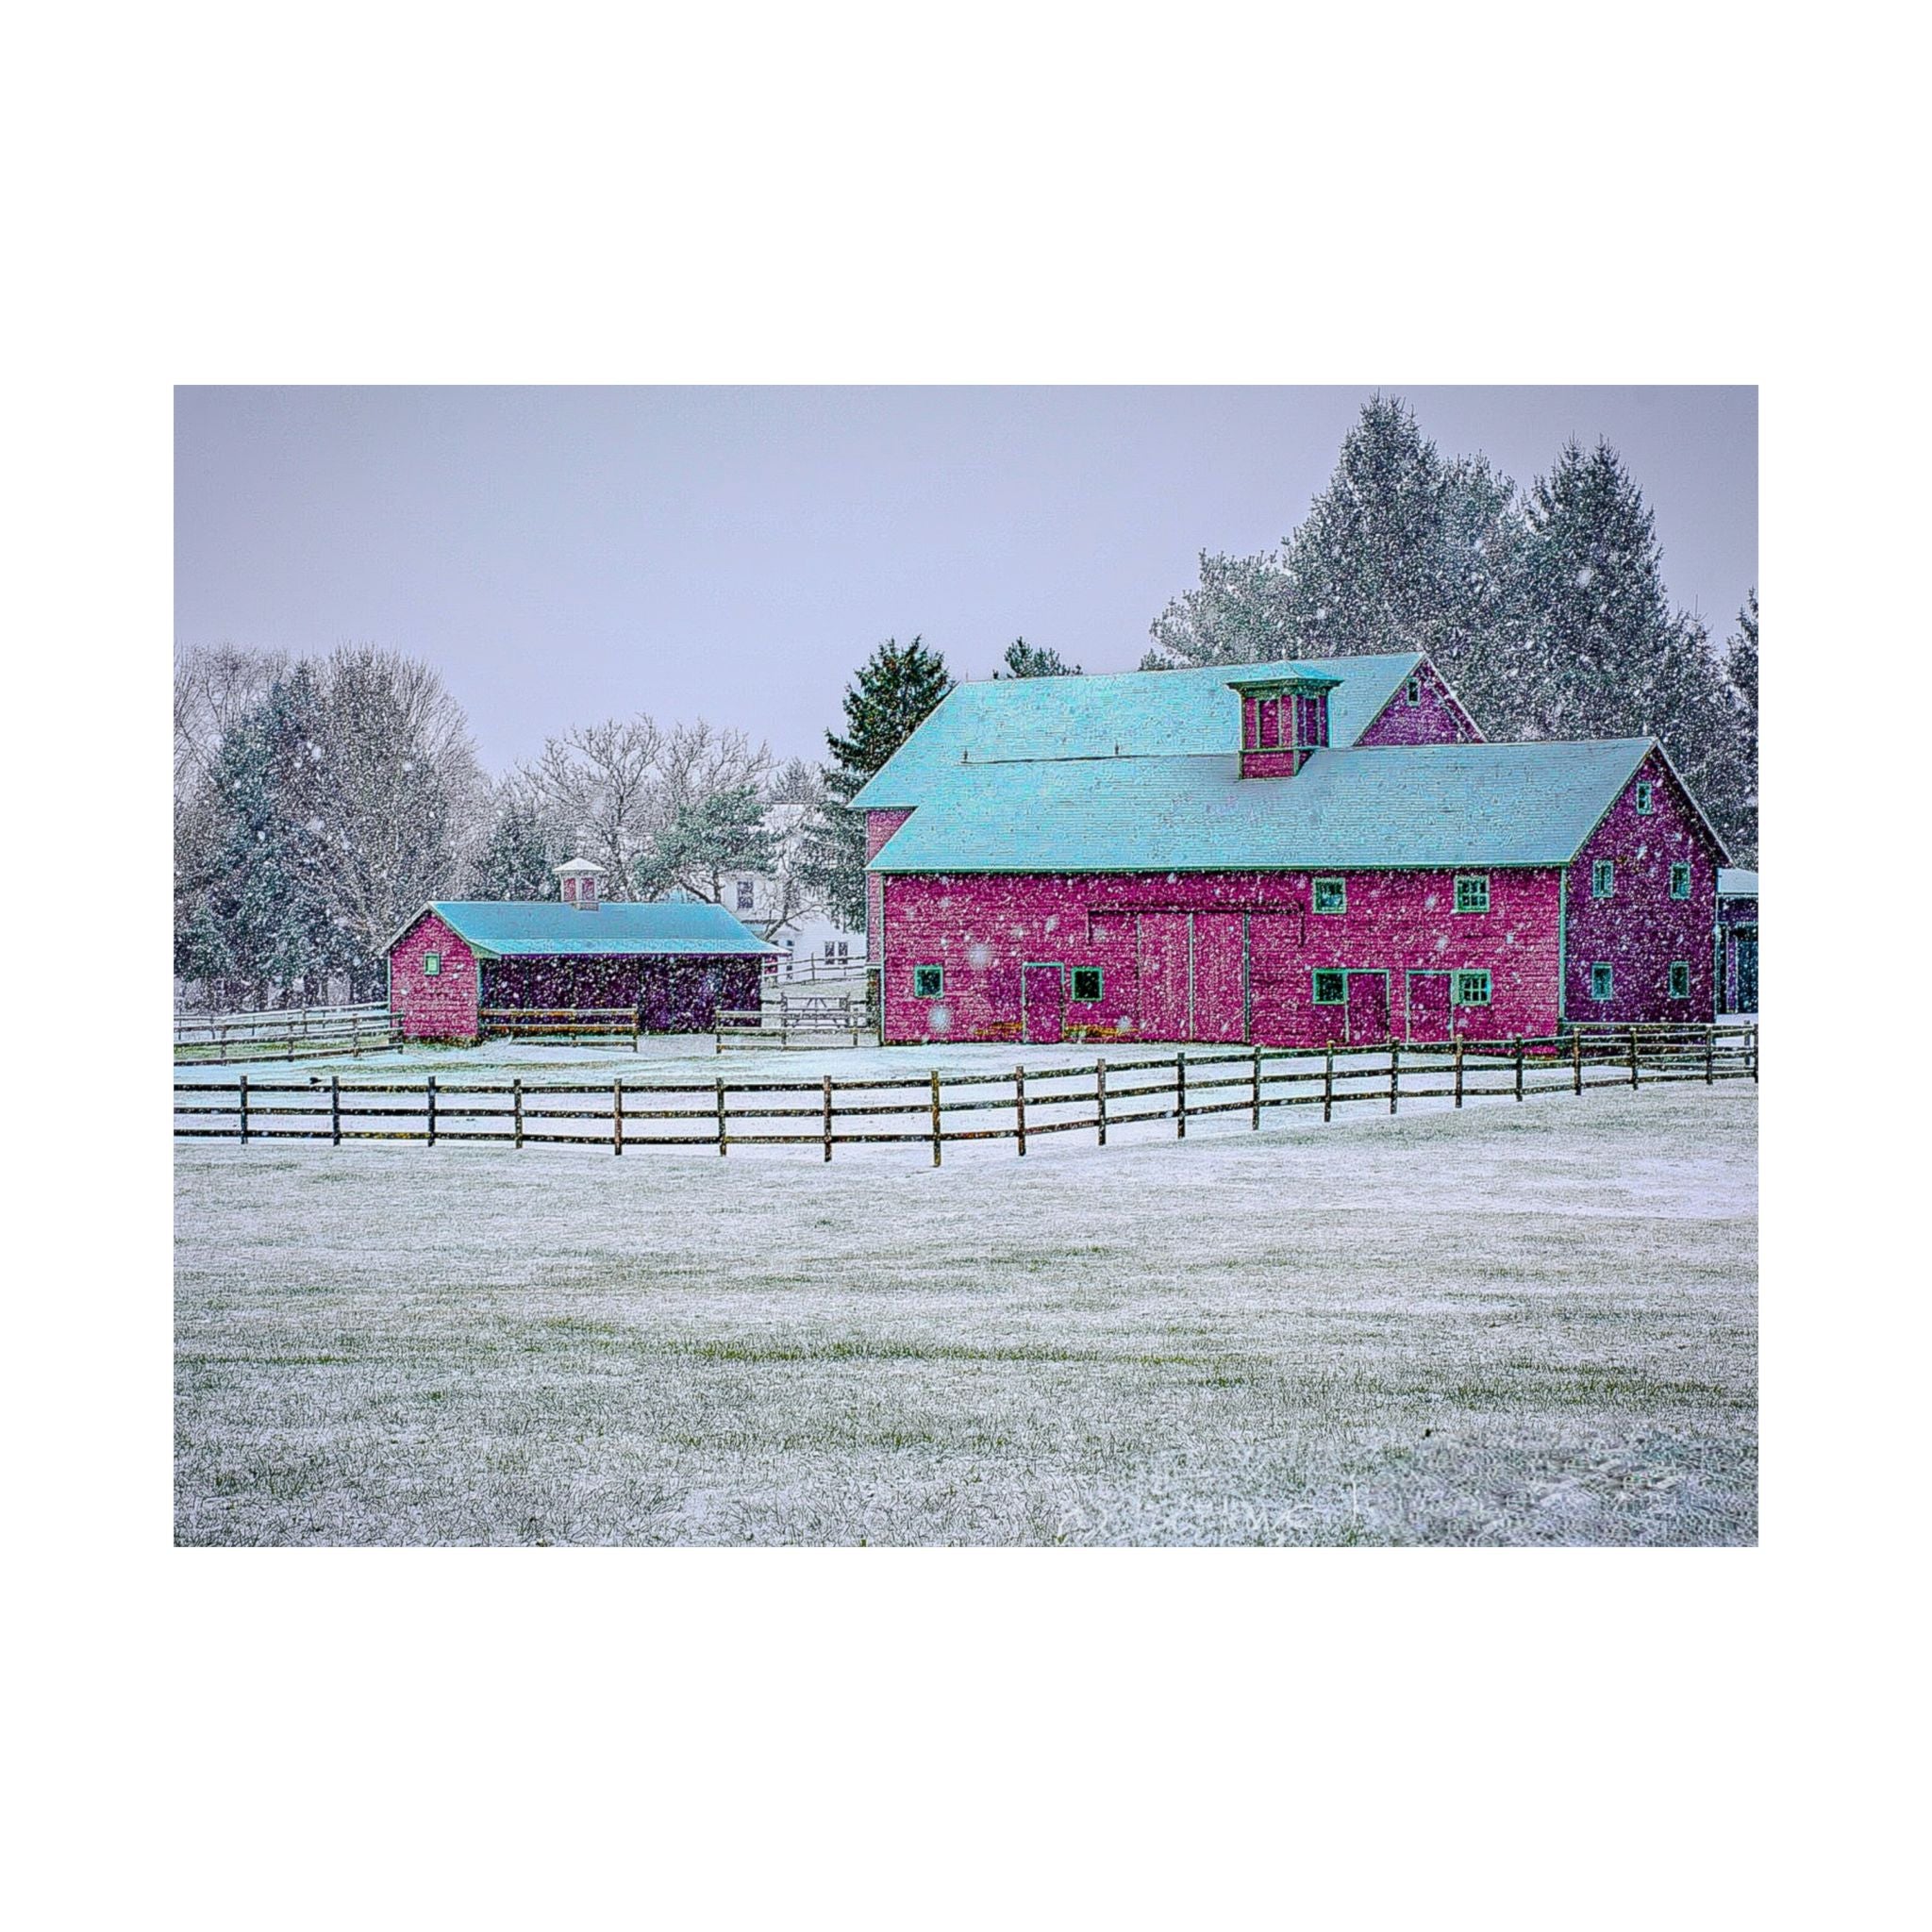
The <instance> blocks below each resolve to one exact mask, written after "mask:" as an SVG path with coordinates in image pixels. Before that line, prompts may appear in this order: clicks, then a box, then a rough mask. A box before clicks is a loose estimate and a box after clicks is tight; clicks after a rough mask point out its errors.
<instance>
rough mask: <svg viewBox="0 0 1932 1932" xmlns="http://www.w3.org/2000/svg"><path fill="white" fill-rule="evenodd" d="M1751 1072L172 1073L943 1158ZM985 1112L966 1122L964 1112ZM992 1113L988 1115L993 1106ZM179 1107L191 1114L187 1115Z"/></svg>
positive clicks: (441, 1126) (473, 1111)
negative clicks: (1045, 1142)
mask: <svg viewBox="0 0 1932 1932" xmlns="http://www.w3.org/2000/svg"><path fill="white" fill-rule="evenodd" d="M1738 1079H1748V1080H1756V1079H1757V1026H1756V1025H1755V1024H1751V1025H1742V1026H1729V1027H1725V1026H1707V1027H1681V1028H1672V1029H1669V1030H1653V1031H1649V1032H1645V1031H1641V1030H1640V1029H1634V1028H1633V1029H1628V1030H1626V1032H1624V1033H1623V1034H1619V1035H1615V1036H1611V1035H1607V1034H1603V1033H1596V1032H1592V1033H1591V1034H1589V1035H1585V1034H1583V1033H1580V1032H1579V1033H1570V1034H1565V1035H1562V1036H1560V1037H1558V1038H1556V1039H1545V1040H1516V1041H1486V1042H1482V1043H1480V1044H1475V1043H1471V1042H1467V1041H1458V1042H1457V1043H1456V1044H1454V1045H1452V1046H1427V1047H1422V1046H1404V1045H1401V1044H1399V1043H1397V1044H1392V1045H1391V1046H1388V1047H1386V1048H1383V1049H1381V1050H1379V1051H1378V1052H1374V1053H1368V1052H1360V1051H1354V1050H1350V1049H1347V1048H1343V1049H1341V1051H1340V1052H1338V1051H1336V1050H1335V1049H1333V1048H1330V1049H1327V1050H1325V1051H1324V1050H1322V1049H1307V1048H1263V1047H1251V1048H1246V1049H1243V1050H1241V1051H1239V1052H1230V1053H1208V1054H1195V1055H1192V1056H1190V1055H1188V1054H1186V1053H1175V1054H1174V1055H1171V1056H1162V1057H1160V1058H1132V1059H1122V1060H1112V1061H1109V1060H1106V1059H1101V1060H1096V1061H1091V1062H1087V1063H1084V1064H1081V1065H1077V1066H1073V1067H1055V1068H1048V1069H1042V1068H1038V1067H1036V1068H1034V1069H1032V1070H1028V1069H1027V1068H1026V1067H1025V1066H1024V1065H1021V1066H1016V1067H1015V1068H1014V1069H1013V1070H1012V1072H1011V1073H989V1074H941V1073H939V1072H938V1071H937V1070H934V1071H932V1072H930V1073H928V1074H925V1075H924V1077H923V1078H919V1079H905V1078H900V1079H893V1078H891V1077H890V1076H878V1077H873V1078H866V1077H862V1076H861V1077H858V1078H853V1079H835V1078H833V1077H832V1076H831V1075H830V1074H824V1075H823V1076H821V1077H820V1078H819V1079H817V1080H758V1081H745V1082H732V1083H727V1082H726V1081H725V1080H724V1078H723V1077H722V1076H721V1077H720V1078H718V1079H716V1080H712V1081H671V1082H656V1083H651V1084H648V1085H647V1084H644V1083H641V1082H633V1081H625V1080H623V1079H618V1080H612V1081H608V1082H598V1083H594V1084H582V1085H578V1084H555V1083H551V1082H547V1081H546V1082H526V1081H524V1080H522V1079H513V1080H511V1081H510V1082H509V1083H508V1085H505V1084H502V1083H493V1084H480V1083H475V1082H469V1081H465V1082H463V1083H461V1084H445V1083H443V1082H441V1081H439V1080H438V1079H437V1078H436V1076H435V1075H434V1074H430V1075H428V1076H426V1077H425V1079H423V1080H418V1081H384V1082H364V1081H356V1082H354V1083H353V1084H344V1082H343V1081H342V1079H341V1075H340V1074H334V1075H331V1076H330V1077H329V1079H328V1080H327V1081H326V1082H325V1081H324V1080H323V1079H322V1078H321V1076H320V1075H311V1076H310V1077H309V1079H308V1083H307V1084H306V1085H297V1084H295V1083H293V1082H291V1081H277V1082H270V1081H264V1080H260V1079H251V1078H250V1077H249V1075H248V1074H242V1075H241V1077H240V1079H239V1081H236V1082H233V1083H229V1082H222V1083H216V1082H212V1081H202V1082H182V1081H177V1082H176V1083H175V1134H176V1135H177V1136H178V1137H182V1138H215V1139H223V1140H236V1139H238V1138H239V1139H240V1140H241V1141H244V1142H246V1141H255V1140H262V1141H296V1140H303V1141H330V1142H331V1143H333V1144H336V1145H340V1144H341V1142H342V1141H426V1142H428V1143H429V1144H430V1145H431V1146H434V1145H435V1144H436V1142H437V1141H499V1142H508V1143H509V1144H510V1145H512V1146H515V1147H523V1146H525V1145H535V1144H541V1143H545V1142H548V1143H561V1144H568V1145H573V1146H598V1147H608V1148H609V1149H610V1151H611V1152H612V1153H613V1154H619V1155H621V1154H623V1153H624V1151H625V1148H626V1147H699V1146H703V1147H715V1148H716V1149H717V1151H718V1152H719V1154H721V1155H723V1154H725V1153H728V1152H729V1150H730V1149H731V1148H733V1147H778V1146H790V1147H816V1148H818V1149H819V1150H820V1151H821V1153H822V1155H823V1158H824V1159H826V1160H830V1159H831V1158H832V1150H833V1149H834V1148H835V1147H840V1146H855V1145H878V1144H887V1143H904V1144H916V1145H924V1146H927V1147H929V1148H930V1149H931V1154H932V1164H933V1165H934V1166H935V1167H937V1166H939V1165H940V1163H941V1160H942V1158H943V1155H944V1149H945V1148H946V1147H947V1146H948V1145H949V1144H952V1143H954V1142H959V1141H1015V1142H1016V1143H1017V1151H1018V1152H1019V1153H1020V1154H1021V1155H1024V1154H1025V1152H1026V1145H1027V1142H1028V1141H1029V1140H1035V1139H1038V1138H1039V1137H1040V1136H1041V1135H1044V1134H1066V1133H1078V1132H1088V1133H1092V1134H1094V1135H1095V1136H1096V1138H1097V1140H1098V1143H1099V1144H1100V1145H1101V1146H1103V1147H1104V1146H1106V1145H1107V1140H1108V1132H1109V1130H1115V1131H1117V1130H1119V1129H1120V1128H1122V1127H1125V1126H1132V1125H1139V1124H1146V1123H1172V1124H1173V1126H1174V1134H1175V1137H1176V1138H1177V1139H1182V1140H1185V1139H1186V1137H1187V1132H1188V1124H1189V1122H1190V1121H1197V1120H1201V1119H1203V1118H1204V1117H1208V1116H1215V1115H1224V1114H1226V1115H1233V1114H1243V1113H1244V1114H1246V1115H1247V1116H1248V1125H1249V1126H1250V1127H1251V1128H1259V1126H1260V1125H1261V1124H1262V1120H1263V1117H1264V1115H1265V1114H1266V1113H1268V1111H1269V1110H1270V1109H1274V1108H1288V1107H1319V1108H1321V1109H1322V1118H1323V1119H1324V1121H1327V1120H1332V1119H1333V1118H1334V1116H1335V1111H1336V1109H1337V1108H1341V1107H1348V1106H1357V1105H1362V1104H1367V1105H1370V1106H1374V1107H1376V1108H1384V1107H1386V1108H1387V1109H1388V1110H1389V1112H1390V1113H1391V1114H1392V1113H1395V1112H1397V1111H1398V1110H1399V1109H1400V1108H1401V1105H1402V1103H1403V1102H1404V1101H1405V1100H1409V1101H1414V1100H1428V1099H1436V1100H1448V1101H1451V1102H1453V1104H1454V1105H1455V1106H1456V1107H1461V1106H1463V1105H1464V1103H1465V1102H1466V1101H1472V1100H1489V1099H1514V1100H1517V1101H1522V1100H1524V1099H1525V1098H1526V1097H1528V1096H1529V1095H1530V1094H1537V1093H1557V1092H1570V1093H1574V1094H1576V1095H1579V1096H1580V1095H1581V1094H1582V1093H1583V1092H1584V1091H1585V1090H1586V1089H1588V1088H1593V1087H1640V1086H1648V1085H1653V1084H1656V1083H1657V1082H1668V1081H1700V1082H1703V1083H1704V1084H1706V1085H1714V1084H1715V1083H1716V1082H1717V1081H1719V1080H1738ZM969 1115H971V1116H974V1117H976V1118H975V1120H974V1122H973V1123H968V1122H967V1121H966V1119H965V1118H964V1117H965V1116H969ZM986 1116H996V1117H994V1118H984V1117H986ZM184 1121H185V1122H187V1123H189V1124H183V1123H184Z"/></svg>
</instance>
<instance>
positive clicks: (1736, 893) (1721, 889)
mask: <svg viewBox="0 0 1932 1932" xmlns="http://www.w3.org/2000/svg"><path fill="white" fill-rule="evenodd" d="M1717 895H1718V897H1719V898H1720V899H1755V898H1757V874H1756V873H1755V872H1744V871H1741V870H1740V868H1739V867H1737V866H1734V865H1721V866H1719V867H1718V869H1717Z"/></svg>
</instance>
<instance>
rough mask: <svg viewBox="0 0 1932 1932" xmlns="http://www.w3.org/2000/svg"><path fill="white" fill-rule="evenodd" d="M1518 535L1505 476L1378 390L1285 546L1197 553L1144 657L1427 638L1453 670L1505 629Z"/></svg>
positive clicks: (1283, 652) (1218, 656) (1361, 649)
mask: <svg viewBox="0 0 1932 1932" xmlns="http://www.w3.org/2000/svg"><path fill="white" fill-rule="evenodd" d="M1521 548H1522V539H1521V525H1520V521H1519V519H1518V517H1517V513H1516V509H1515V486H1514V485H1513V484H1512V483H1511V482H1510V480H1509V479H1508V478H1507V476H1504V475H1500V474H1499V473H1498V472H1497V471H1495V470H1494V469H1492V468H1491V465H1490V464H1489V463H1488V461H1487V460H1486V459H1484V458H1481V457H1472V458H1456V459H1454V460H1452V461H1449V462H1444V461H1443V459H1442V458H1441V456H1440V454H1439V453H1438V451H1437V449H1436V445H1435V444H1434V443H1433V442H1431V441H1429V440H1428V438H1426V437H1425V436H1424V435H1423V433H1422V431H1421V429H1420V428H1419V426H1418V425H1417V423H1416V420H1415V412H1414V411H1413V410H1412V409H1411V408H1409V407H1408V405H1407V403H1405V402H1403V401H1402V400H1401V398H1400V397H1394V396H1388V397H1385V396H1379V395H1378V396H1374V397H1372V398H1371V399H1370V400H1369V401H1368V402H1367V403H1365V404H1364V405H1363V407H1362V412H1361V416H1360V419H1359V420H1358V421H1357V423H1356V424H1355V425H1354V426H1353V427H1352V428H1351V429H1350V430H1349V432H1348V434H1347V435H1346V436H1345V437H1344V438H1343V439H1342V444H1341V456H1340V458H1339V460H1338V462H1337V464H1336V469H1335V474H1334V475H1333V477H1332V478H1331V479H1330V481H1329V483H1328V486H1327V488H1326V489H1325V490H1324V491H1322V493H1321V494H1320V495H1319V496H1317V497H1316V498H1315V500H1314V502H1313V503H1312V504H1311V505H1310V506H1309V508H1308V512H1307V516H1306V517H1305V518H1304V519H1303V520H1302V522H1301V523H1300V524H1299V525H1296V527H1295V529H1294V530H1293V532H1292V533H1291V535H1290V536H1289V537H1287V538H1285V539H1284V540H1283V546H1282V548H1281V549H1280V550H1277V551H1264V552H1262V553H1261V554H1260V555H1258V556H1256V557H1228V556H1223V555H1212V554H1209V553H1208V552H1205V551H1204V552H1203V553H1202V556H1201V580H1200V582H1199V584H1198V585H1197V586H1196V587H1195V588H1194V589H1193V590H1192V591H1188V592H1186V593H1185V594H1184V595H1182V596H1180V597H1177V598H1175V599H1174V601H1173V602H1172V603H1170V604H1169V605H1168V607H1167V608H1166V609H1165V610H1164V611H1162V612H1161V614H1160V615H1159V616H1158V618H1156V619H1155V621H1154V624H1153V625H1152V631H1151V634H1152V636H1153V639H1154V644H1155V648H1154V650H1153V651H1151V652H1150V653H1149V654H1148V656H1147V657H1146V658H1143V659H1142V668H1143V669H1160V668H1162V667H1164V666H1167V665H1174V664H1234V663H1255V662H1258V661H1262V660H1266V659H1270V658H1341V657H1356V656H1360V655H1363V654H1365V653H1374V652H1383V651H1427V652H1428V653H1429V654H1430V656H1431V657H1433V658H1435V659H1436V661H1437V662H1438V663H1439V664H1440V665H1441V667H1442V670H1443V672H1444V673H1445V675H1448V676H1449V678H1450V679H1451V681H1452V682H1456V683H1458V684H1460V683H1462V682H1463V681H1464V678H1465V675H1466V674H1465V666H1469V665H1474V663H1475V662H1476V661H1477V660H1479V659H1480V658H1483V657H1484V656H1485V655H1491V654H1493V653H1494V652H1495V650H1496V648H1497V646H1498V644H1499V642H1500V641H1501V640H1502V639H1503V638H1504V637H1505V636H1506V635H1507V630H1508V627H1509V625H1510V623H1511V620H1512V613H1513V611H1514V608H1515V602H1516V599H1515V588H1516V580H1517V575H1518V570H1519V564H1520V557H1521ZM1478 681H1479V680H1478ZM1465 695H1467V693H1465Z"/></svg>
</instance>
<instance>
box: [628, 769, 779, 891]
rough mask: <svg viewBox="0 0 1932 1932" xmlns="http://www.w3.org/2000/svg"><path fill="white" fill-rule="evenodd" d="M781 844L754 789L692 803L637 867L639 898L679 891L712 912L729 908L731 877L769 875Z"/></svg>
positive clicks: (659, 835)
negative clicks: (704, 903)
mask: <svg viewBox="0 0 1932 1932" xmlns="http://www.w3.org/2000/svg"><path fill="white" fill-rule="evenodd" d="M777 856H778V841H776V840H775V839H774V837H773V836H772V833H771V831H770V829H769V828H768V827H767V825H766V824H765V805H764V801H763V799H761V798H760V797H759V796H758V787H757V786H755V785H734V786H732V787H731V788H730V789H728V790H727V791H714V792H712V793H711V794H710V795H709V796H708V797H703V798H696V799H692V800H691V801H689V802H687V803H685V804H683V805H680V806H679V807H677V808H676V809H675V811H674V812H673V813H672V816H671V819H670V821H669V823H668V824H664V825H661V826H660V827H659V828H658V833H657V836H656V837H655V839H654V840H653V841H652V848H651V852H650V854H649V856H648V857H647V858H644V859H642V860H641V862H640V863H639V866H638V876H637V888H638V896H639V897H640V898H642V899H659V898H663V897H665V896H667V895H668V894H669V893H671V892H674V891H681V892H687V893H689V894H690V895H691V897H692V898H694V899H704V900H708V901H709V903H710V904H712V905H713V906H722V905H723V904H724V879H725V876H726V874H731V873H746V872H748V873H758V874H770V873H771V872H773V871H774V869H775V866H776V863H777Z"/></svg>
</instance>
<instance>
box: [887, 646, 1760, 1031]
mask: <svg viewBox="0 0 1932 1932" xmlns="http://www.w3.org/2000/svg"><path fill="white" fill-rule="evenodd" d="M856 803H857V805H858V807H859V808H861V809H864V810H865V811H866V812H867V814H868V840H867V842H868V847H869V850H870V854H871V861H870V864H869V866H868V883H869V891H870V918H871V931H870V935H869V937H870V941H871V945H872V949H873V950H874V957H876V958H880V959H881V960H882V961H883V968H882V971H883V980H884V985H883V1024H884V1030H883V1038H884V1039H886V1040H887V1041H923V1040H938V1039H946V1040H1011V1041H1041V1042H1047V1041H1059V1040H1064V1039H1074V1040H1089V1041H1142V1040H1144V1041H1258V1042H1260V1043H1262V1044H1265V1045H1281V1046H1292V1045H1321V1044H1324V1043H1328V1042H1338V1043H1354V1044H1366V1043H1369V1042H1379V1041H1388V1040H1390V1039H1397V1040H1409V1041H1441V1040H1447V1039H1450V1038H1454V1037H1462V1038H1469V1039H1481V1040H1495V1039H1507V1038H1511V1037H1513V1036H1516V1035H1527V1036H1532V1037H1535V1036H1547V1035H1550V1034H1554V1033H1556V1032H1557V1030H1558V1029H1559V1028H1560V1027H1561V1026H1562V1025H1564V1024H1568V1023H1575V1022H1610V1023H1622V1024H1628V1023H1630V1022H1633V1021H1658V1020H1671V1019H1678V1020H1707V1019H1709V1018H1710V1017H1711V1015H1712V1013H1713V1011H1714V1006H1715V986H1714V977H1715V975H1714V973H1713V964H1714V952H1713V942H1712V935H1713V929H1714V923H1715V902H1716V891H1717V871H1718V867H1719V865H1720V863H1721V862H1722V861H1723V860H1724V857H1725V855H1724V848H1723V845H1722V843H1721V841H1719V839H1718V837H1717V835H1716V833H1715V832H1714V831H1713V830H1712V828H1711V826H1710V825H1709V824H1708V823H1707V820H1706V819H1705V817H1704V814H1703V812H1702V811H1701V810H1700V809H1699V808H1698V806H1697V804H1696V802H1695V800H1694V799H1692V798H1691V795H1690V793H1689V792H1688V791H1686V790H1685V788H1684V786H1683V784H1682V782H1681V781H1680V780H1679V778H1678V776H1677V774H1676V773H1675V771H1674V769H1673V768H1672V766H1671V763H1670V761H1669V759H1668V758H1666V756H1665V754H1664V752H1663V749H1662V747H1661V746H1659V745H1658V744H1657V742H1656V741H1654V740H1651V739H1616V740H1602V741H1588V742H1578V743H1521V744H1491V743H1488V742H1486V741H1484V740H1483V738H1482V735H1481V733H1480V732H1479V731H1478V730H1477V728H1476V726H1475V724H1474V721H1473V720H1472V719H1471V718H1470V716H1469V714H1468V713H1467V712H1466V711H1465V710H1464V709H1463V708H1462V707H1461V705H1460V704H1458V703H1457V700H1456V698H1455V695H1454V693H1453V692H1451V691H1449V690H1448V688H1447V686H1446V685H1445V684H1444V682H1443V680H1442V679H1441V676H1440V675H1438V673H1437V672H1436V670H1435V668H1434V667H1433V666H1432V665H1431V664H1430V663H1429V661H1428V659H1427V658H1425V657H1421V656H1415V655H1406V656H1402V657H1377V658H1329V659H1323V660H1318V661H1309V662H1300V663H1280V664H1261V665H1248V666H1239V667H1229V668H1227V669H1221V670H1207V671H1163V672H1142V673H1131V674H1128V675H1122V676H1112V677H1065V678H1033V679H1017V680H1011V681H1008V680H1000V681H998V682H995V683H991V684H979V685H962V686H960V687H958V689H956V690H955V691H953V692H952V693H951V694H950V695H949V696H948V697H947V698H946V700H945V701H944V702H943V703H942V704H941V706H940V707H939V708H937V709H936V710H935V711H934V712H933V714H932V715H931V716H930V717H929V718H928V719H927V720H926V721H925V723H924V724H922V725H921V726H920V727H919V729H918V730H917V731H916V732H915V733H914V734H913V735H912V737H911V738H910V739H909V740H908V741H907V742H906V744H905V745H903V746H902V747H901V748H900V750H899V752H898V753H897V754H896V755H895V756H894V757H893V758H891V760H890V761H889V762H888V763H887V764H886V766H885V767H884V768H883V769H882V770H881V771H880V772H879V773H878V774H876V776H874V778H873V780H872V781H871V783H870V784H868V785H867V786H866V787H865V789H864V790H863V791H861V792H860V793H859V794H858V799H857V800H856Z"/></svg>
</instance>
